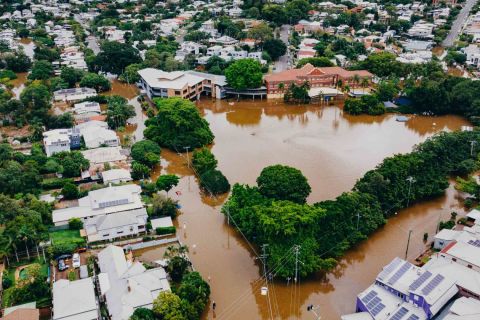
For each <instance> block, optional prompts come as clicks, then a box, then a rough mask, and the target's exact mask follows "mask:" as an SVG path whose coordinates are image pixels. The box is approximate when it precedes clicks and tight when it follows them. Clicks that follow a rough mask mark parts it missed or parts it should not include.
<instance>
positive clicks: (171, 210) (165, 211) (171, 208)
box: [147, 194, 178, 219]
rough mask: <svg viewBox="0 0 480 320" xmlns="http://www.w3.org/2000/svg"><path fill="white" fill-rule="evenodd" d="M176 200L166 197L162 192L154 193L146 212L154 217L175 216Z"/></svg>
mask: <svg viewBox="0 0 480 320" xmlns="http://www.w3.org/2000/svg"><path fill="white" fill-rule="evenodd" d="M177 206H178V201H175V200H173V199H171V198H168V197H166V196H164V195H162V194H154V195H153V197H152V206H151V207H149V208H148V209H150V210H148V211H147V212H148V213H149V214H150V215H151V216H154V217H162V216H168V217H171V218H172V219H173V218H175V217H176V216H177Z"/></svg>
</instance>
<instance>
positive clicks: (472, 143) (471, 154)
mask: <svg viewBox="0 0 480 320" xmlns="http://www.w3.org/2000/svg"><path fill="white" fill-rule="evenodd" d="M476 144H477V141H475V140H472V141H470V156H471V157H473V147H474V146H475V145H476Z"/></svg>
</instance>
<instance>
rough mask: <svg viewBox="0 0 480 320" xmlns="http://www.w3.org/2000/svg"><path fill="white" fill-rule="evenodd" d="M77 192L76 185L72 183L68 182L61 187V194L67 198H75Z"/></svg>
mask: <svg viewBox="0 0 480 320" xmlns="http://www.w3.org/2000/svg"><path fill="white" fill-rule="evenodd" d="M78 194H79V191H78V187H77V186H76V185H74V184H73V183H70V182H68V183H66V184H65V185H64V186H63V188H62V195H63V196H64V198H65V199H67V200H71V199H77V198H78Z"/></svg>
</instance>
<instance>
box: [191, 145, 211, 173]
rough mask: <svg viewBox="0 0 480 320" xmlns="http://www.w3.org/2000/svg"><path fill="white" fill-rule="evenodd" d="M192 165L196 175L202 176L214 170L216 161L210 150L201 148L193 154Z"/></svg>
mask: <svg viewBox="0 0 480 320" xmlns="http://www.w3.org/2000/svg"><path fill="white" fill-rule="evenodd" d="M192 165H193V168H195V170H196V171H197V173H198V174H202V173H204V172H206V171H208V170H213V169H216V168H217V159H215V156H214V155H213V153H212V152H211V151H210V149H208V148H202V149H200V150H195V151H194V152H193V156H192Z"/></svg>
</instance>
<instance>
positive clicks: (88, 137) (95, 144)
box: [76, 120, 120, 149]
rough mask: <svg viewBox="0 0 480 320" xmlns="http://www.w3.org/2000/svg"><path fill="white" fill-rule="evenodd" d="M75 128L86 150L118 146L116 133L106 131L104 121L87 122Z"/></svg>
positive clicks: (118, 141) (106, 127) (106, 126)
mask: <svg viewBox="0 0 480 320" xmlns="http://www.w3.org/2000/svg"><path fill="white" fill-rule="evenodd" d="M76 128H77V129H78V130H79V131H80V134H81V135H82V137H83V140H84V141H85V146H86V147H87V148H88V149H93V148H99V147H117V146H119V145H120V139H119V138H118V136H117V134H116V132H115V131H113V130H110V129H108V125H107V123H106V122H104V121H95V120H93V121H87V122H83V123H81V124H78V125H77V126H76Z"/></svg>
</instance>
